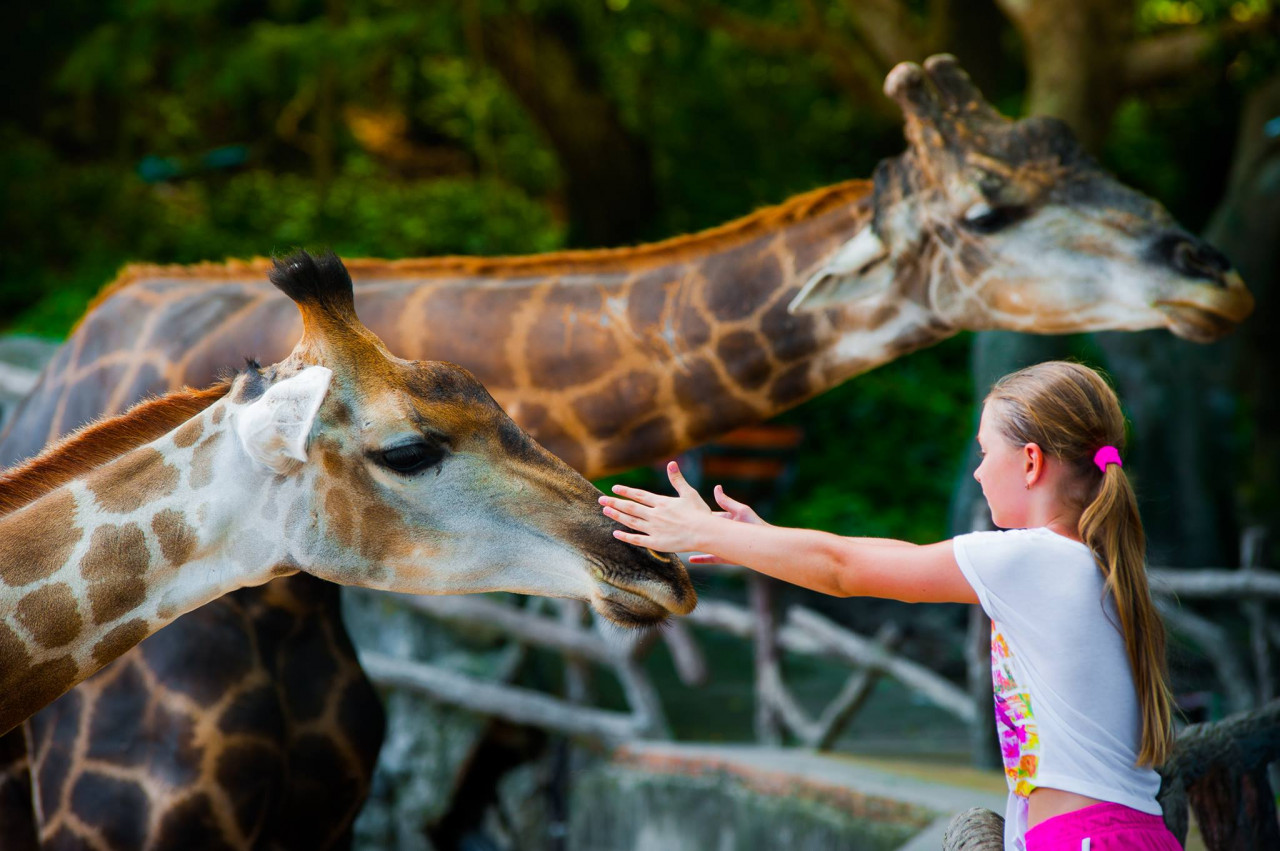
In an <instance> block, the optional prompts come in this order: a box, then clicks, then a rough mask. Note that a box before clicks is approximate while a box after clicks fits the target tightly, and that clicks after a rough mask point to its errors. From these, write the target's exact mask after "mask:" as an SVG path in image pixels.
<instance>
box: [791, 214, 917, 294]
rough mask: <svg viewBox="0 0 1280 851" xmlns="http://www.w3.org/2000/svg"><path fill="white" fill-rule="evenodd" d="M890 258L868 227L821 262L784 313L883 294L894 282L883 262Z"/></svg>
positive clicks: (891, 272) (887, 251)
mask: <svg viewBox="0 0 1280 851" xmlns="http://www.w3.org/2000/svg"><path fill="white" fill-rule="evenodd" d="M888 256H889V250H888V249H887V248H885V245H884V243H883V242H881V241H880V237H878V236H876V232H875V230H873V229H872V227H871V225H869V224H868V225H865V226H864V227H863V228H862V230H860V231H858V232H857V234H855V235H854V237H853V239H851V240H849V241H848V242H846V243H845V244H844V245H842V246H840V248H839V249H838V250H837V251H836V252H835V253H834V254H832V255H831V256H830V257H828V258H827V259H826V260H824V261H823V262H822V265H820V266H819V267H818V269H817V271H815V272H814V273H813V274H812V275H811V276H810V277H809V280H808V281H806V282H805V285H804V286H803V287H801V288H800V292H798V293H796V296H795V298H793V299H791V303H790V304H788V305H787V310H788V311H789V312H791V313H796V312H797V311H800V310H813V309H814V308H819V307H831V306H832V305H835V304H841V303H844V302H850V301H856V300H857V299H860V298H866V297H868V296H871V295H875V294H876V293H879V292H882V291H883V290H885V289H887V288H888V287H889V285H890V284H892V283H893V270H892V269H890V268H889V266H888V265H887V264H886V263H884V260H885V259H886V258H887V257H888Z"/></svg>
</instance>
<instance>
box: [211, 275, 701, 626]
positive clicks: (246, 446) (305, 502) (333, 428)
mask: <svg viewBox="0 0 1280 851" xmlns="http://www.w3.org/2000/svg"><path fill="white" fill-rule="evenodd" d="M271 280H272V282H273V283H274V284H275V285H276V286H277V287H278V288H279V289H280V290H281V291H283V292H284V293H285V294H286V295H288V296H289V297H290V298H291V299H293V301H294V302H295V303H296V304H297V305H298V308H299V310H300V311H301V312H302V317H303V326H304V332H303V337H302V340H301V341H300V342H299V343H298V345H297V347H296V348H295V349H294V350H293V352H292V354H290V355H289V357H288V358H286V359H285V360H283V361H281V362H280V363H277V364H275V365H273V366H270V367H267V368H261V369H260V368H251V369H250V370H248V371H247V372H245V373H244V374H242V375H241V376H240V377H239V378H237V379H236V381H235V383H234V384H233V386H232V388H231V391H230V393H229V394H228V398H227V400H226V405H227V416H228V418H229V422H230V425H231V430H232V431H233V432H234V433H235V435H236V437H237V438H238V439H237V440H235V441H231V442H232V443H235V444H238V446H236V447H235V448H236V449H238V450H239V451H241V452H242V454H243V455H244V456H247V457H246V458H244V459H243V460H242V461H241V464H242V465H243V467H244V469H245V470H246V473H245V474H246V475H261V476H262V478H263V487H264V488H265V490H266V497H265V499H264V501H263V504H262V508H261V510H262V511H263V512H266V513H270V512H278V513H279V515H280V516H279V518H278V519H279V520H283V521H284V523H283V525H284V528H285V530H286V531H285V535H286V536H287V537H288V538H289V544H290V546H289V550H290V553H291V557H292V558H293V559H294V560H296V561H297V563H298V564H297V566H298V568H300V569H302V570H306V571H307V572H310V573H313V574H315V575H317V576H320V577H321V578H324V579H329V580H332V581H334V582H339V583H343V584H358V585H362V586H366V587H374V588H381V589H386V590H392V591H402V592H409V593H415V594H459V593H471V592H478V591H494V590H505V591H515V592H520V593H525V594H537V595H544V596H553V597H571V598H576V599H581V600H586V601H589V602H590V603H591V604H592V606H593V607H594V608H595V610H596V611H597V612H599V613H600V614H601V615H603V616H605V617H606V618H608V619H610V620H612V621H614V622H617V623H621V624H624V625H642V624H647V623H653V622H656V621H659V620H662V619H663V618H665V617H666V616H667V615H668V614H672V613H675V614H685V613H687V612H689V611H690V610H692V608H693V607H694V605H695V603H696V595H695V592H694V590H693V586H692V585H691V583H690V581H689V576H688V574H687V573H686V571H685V570H684V567H683V566H682V565H681V563H680V561H679V560H678V559H676V558H674V557H672V556H668V555H664V554H658V553H654V552H650V551H647V550H643V549H636V548H635V547H631V546H628V545H626V544H623V543H621V542H620V541H618V540H616V539H615V538H614V537H613V535H612V531H613V530H614V529H615V528H620V527H617V526H616V525H615V524H614V523H612V522H611V521H609V520H607V519H605V518H602V517H601V516H600V514H599V511H598V509H597V508H596V497H597V496H598V495H599V491H597V490H596V489H595V488H594V487H592V485H591V484H590V483H589V482H588V481H587V480H586V479H584V478H583V477H582V476H580V475H578V473H576V472H575V471H574V470H572V469H571V468H570V467H569V466H568V465H567V464H565V463H564V462H563V461H561V460H559V459H558V458H556V457H555V456H554V455H552V454H550V453H549V452H547V451H546V450H545V449H543V448H542V447H541V446H539V445H538V444H537V443H535V442H534V441H533V440H532V439H531V438H530V437H529V436H528V435H527V434H525V432H524V431H522V430H521V429H520V427H519V426H517V425H516V424H515V423H514V422H513V421H512V420H511V418H510V417H508V416H507V415H506V413H504V412H503V411H502V409H501V408H500V407H498V405H497V403H496V402H494V400H493V398H492V397H491V396H490V395H489V393H488V392H487V391H486V390H485V388H484V387H483V386H482V385H481V384H480V382H479V381H477V380H476V379H475V378H474V377H473V376H472V375H471V373H469V372H467V371H466V370H465V369H463V368H462V367H459V366H456V365H454V364H450V363H444V362H438V361H406V360H402V359H400V358H397V357H395V356H394V355H392V354H391V353H390V352H388V351H387V349H386V347H385V346H383V344H382V342H381V341H380V340H379V339H378V338H377V337H376V336H374V335H373V333H372V332H370V331H369V330H368V329H367V328H365V327H364V325H363V324H361V323H360V321H359V320H358V319H357V318H356V314H355V309H354V303H353V298H352V289H351V279H350V277H349V276H348V274H347V270H346V268H345V267H344V266H343V264H342V262H341V261H340V260H339V259H338V258H337V257H336V256H334V255H332V254H327V255H323V256H318V257H313V256H312V255H310V254H307V253H306V252H299V253H297V254H294V255H292V256H290V257H288V258H286V259H284V260H279V261H277V262H276V263H275V266H274V269H273V270H272V272H271ZM249 459H252V461H251V463H250V462H249ZM233 463H234V462H233Z"/></svg>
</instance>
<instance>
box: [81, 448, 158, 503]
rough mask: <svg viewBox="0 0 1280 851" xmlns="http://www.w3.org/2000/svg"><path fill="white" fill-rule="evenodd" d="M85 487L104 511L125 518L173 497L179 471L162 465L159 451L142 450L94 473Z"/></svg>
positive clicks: (87, 480) (86, 481)
mask: <svg viewBox="0 0 1280 851" xmlns="http://www.w3.org/2000/svg"><path fill="white" fill-rule="evenodd" d="M84 483H85V486H86V487H88V488H89V490H90V491H91V492H92V493H93V495H94V496H95V497H96V498H97V500H98V505H99V506H100V507H101V508H102V509H103V510H104V511H110V512H113V513H116V514H127V513H128V512H130V511H136V510H137V509H138V508H139V507H141V506H142V505H144V504H146V503H148V502H151V501H152V500H155V499H159V498H160V497H163V496H168V495H169V494H171V493H173V490H174V488H176V487H177V486H178V468H177V467H174V466H172V465H170V464H169V463H168V462H167V461H165V459H164V456H163V455H161V454H160V452H159V451H158V450H156V449H152V448H150V447H143V448H141V449H136V450H134V451H133V452H130V453H129V454H128V455H125V456H124V457H123V458H121V459H119V460H118V461H113V462H112V463H110V464H107V465H106V466H104V467H100V468H99V469H97V470H94V471H93V472H92V473H90V474H89V475H88V476H86V477H85V479H84Z"/></svg>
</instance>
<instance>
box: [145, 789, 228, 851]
mask: <svg viewBox="0 0 1280 851" xmlns="http://www.w3.org/2000/svg"><path fill="white" fill-rule="evenodd" d="M222 832H223V827H222V824H221V822H220V821H219V820H218V817H217V815H216V814H215V813H214V809H213V805H212V804H210V803H209V796H208V795H207V794H206V793H204V792H200V793H199V794H196V795H193V796H191V797H188V798H184V799H182V800H181V801H180V802H179V803H177V804H174V805H173V806H172V807H170V808H169V810H168V812H166V813H165V814H164V817H163V818H161V820H160V827H159V829H158V830H157V831H156V840H155V845H154V846H153V847H154V849H155V851H186V849H189V848H199V849H200V851H233V849H232V847H231V845H229V844H228V843H227V841H226V840H225V839H222V838H221V834H222Z"/></svg>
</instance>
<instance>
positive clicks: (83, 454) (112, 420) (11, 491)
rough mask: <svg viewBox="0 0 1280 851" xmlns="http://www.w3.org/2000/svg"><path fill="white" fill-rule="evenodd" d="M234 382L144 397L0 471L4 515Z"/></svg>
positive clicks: (196, 408) (189, 412)
mask: <svg viewBox="0 0 1280 851" xmlns="http://www.w3.org/2000/svg"><path fill="white" fill-rule="evenodd" d="M231 381H232V379H231V378H226V379H223V380H221V381H219V382H217V383H216V384H213V385H211V386H209V387H206V388H204V389H202V390H193V389H191V388H189V387H184V388H183V389H181V390H175V391H174V392H172V393H167V394H165V395H164V396H159V397H156V398H154V399H147V400H145V401H142V402H139V403H138V404H137V405H134V406H133V407H132V408H130V409H129V410H127V411H125V412H124V413H123V414H120V415H118V416H114V417H109V418H107V419H102V420H98V421H96V422H92V423H88V424H87V425H85V426H82V427H81V428H79V429H77V430H76V431H74V432H72V433H71V434H69V435H67V436H66V437H65V438H63V439H62V440H60V441H58V442H57V443H55V444H53V445H52V446H48V447H45V448H44V449H43V450H41V452H40V454H38V455H36V456H35V457H33V458H31V459H29V460H27V461H25V462H23V463H21V464H19V465H17V466H16V467H13V468H11V469H9V470H4V471H0V517H2V516H4V515H6V514H9V513H11V512H14V511H16V510H18V509H19V508H21V507H22V506H24V505H27V504H28V503H31V502H34V501H35V500H37V499H39V498H40V497H42V496H44V495H45V494H47V493H49V492H50V491H52V490H54V489H55V488H58V487H61V486H62V485H64V484H66V483H67V482H70V481H72V480H74V479H77V478H80V477H81V476H83V475H85V474H86V473H88V472H89V471H90V470H92V469H94V468H96V467H100V466H102V465H103V464H106V463H107V462H108V461H113V460H115V459H116V458H119V457H120V456H121V455H124V454H125V453H126V452H129V451H130V450H132V449H137V448H138V447H139V446H143V445H144V444H147V443H150V442H151V441H153V440H155V439H156V438H158V437H160V436H161V435H163V434H167V433H168V432H170V431H172V430H173V429H175V428H177V427H178V426H180V425H182V424H183V423H184V422H186V421H187V420H189V419H191V418H192V417H194V416H195V415H196V414H198V413H200V412H201V411H203V410H204V409H205V408H208V407H209V406H210V405H212V404H213V403H214V402H216V401H218V400H219V399H221V398H222V397H223V396H225V395H226V394H227V391H228V390H230V388H231Z"/></svg>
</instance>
